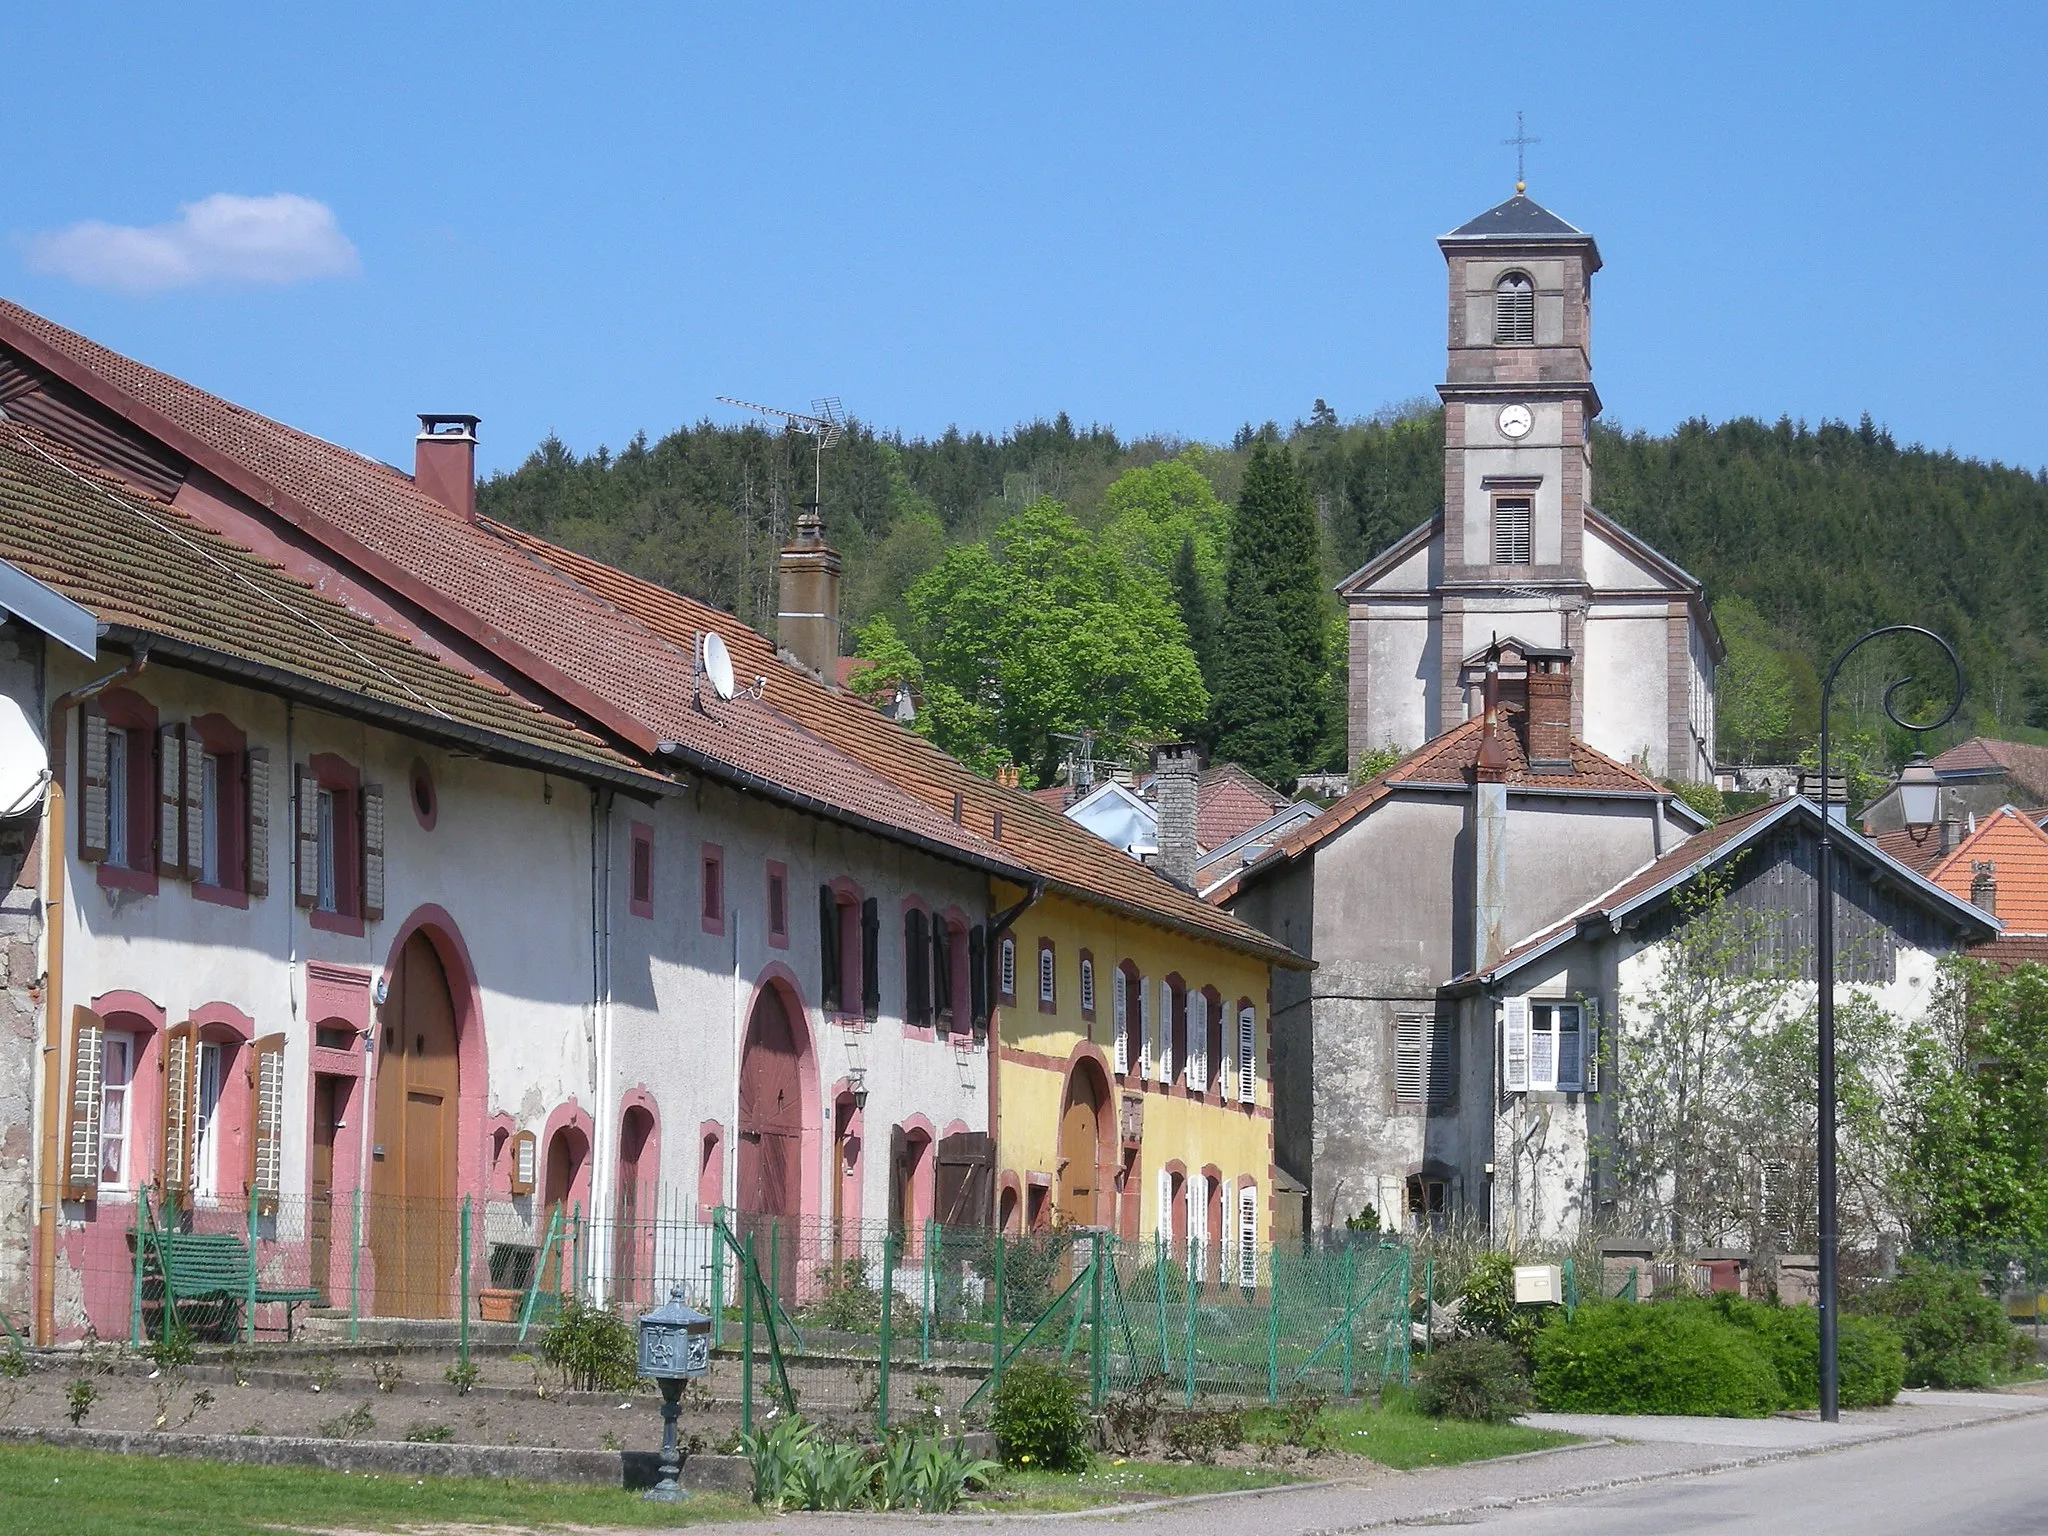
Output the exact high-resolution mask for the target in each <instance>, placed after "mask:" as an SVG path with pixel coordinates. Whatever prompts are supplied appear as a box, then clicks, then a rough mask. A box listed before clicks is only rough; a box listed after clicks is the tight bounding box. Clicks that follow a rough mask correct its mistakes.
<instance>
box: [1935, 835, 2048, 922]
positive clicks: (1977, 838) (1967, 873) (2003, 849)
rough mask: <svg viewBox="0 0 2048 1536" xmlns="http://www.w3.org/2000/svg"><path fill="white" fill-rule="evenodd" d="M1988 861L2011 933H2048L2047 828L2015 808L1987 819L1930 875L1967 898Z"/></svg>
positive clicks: (2002, 915)
mask: <svg viewBox="0 0 2048 1536" xmlns="http://www.w3.org/2000/svg"><path fill="white" fill-rule="evenodd" d="M1983 862H1989V863H1990V864H1991V866H1992V870H1993V878H1994V879H1995V880H1996V881H1997V883H1998V898H1997V900H1998V918H1999V921H2001V922H2003V923H2004V924H2005V931H2006V932H2007V933H2008V934H2022V933H2024V934H2048V832H2043V831H2042V830H2041V829H2040V828H2039V827H2037V826H2035V825H2034V823H2033V822H2032V821H2031V820H2029V819H2028V818H2027V817H2026V816H2024V815H2022V814H2021V813H2020V812H2018V811H2016V810H2014V809H2013V808H2012V807H2011V806H2007V807H2005V808H2004V809H2003V810H2000V811H1997V812H1995V813H1994V814H1992V815H1990V816H1987V817H1985V818H1984V819H1983V820H1982V821H1980V822H1978V823H1977V830H1976V831H1975V832H1972V833H1971V834H1970V835H1969V836H1968V837H1966V838H1964V839H1963V840H1962V841H1961V842H1960V843H1958V844H1957V845H1956V848H1955V851H1954V852H1953V853H1951V854H1950V855H1949V856H1948V857H1947V858H1945V859H1942V860H1940V861H1939V862H1938V863H1937V864H1936V865H1935V866H1934V868H1933V870H1932V871H1931V872H1929V873H1928V876H1927V878H1928V879H1930V880H1932V881H1933V882H1934V883H1935V884H1936V885H1938V886H1940V887H1941V888H1942V889H1943V890H1945V891H1947V892H1948V893H1949V894H1950V895H1951V896H1959V897H1961V898H1962V899H1963V900H1964V901H1968V900H1969V899H1970V886H1971V882H1972V881H1973V880H1974V878H1975V871H1974V866H1975V865H1977V864H1979V863H1983Z"/></svg>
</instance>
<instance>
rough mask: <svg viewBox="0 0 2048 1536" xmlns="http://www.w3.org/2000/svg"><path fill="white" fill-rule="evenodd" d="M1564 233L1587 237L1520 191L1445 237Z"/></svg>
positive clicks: (1524, 237)
mask: <svg viewBox="0 0 2048 1536" xmlns="http://www.w3.org/2000/svg"><path fill="white" fill-rule="evenodd" d="M1557 236H1564V237H1567V238H1569V239H1573V240H1584V239H1586V238H1588V237H1587V235H1586V232H1585V231H1584V230H1583V229H1579V228H1577V227H1576V226H1574V225H1571V224H1567V223H1565V221H1564V220H1563V219H1560V218H1559V217H1558V216H1557V215H1556V214H1554V213H1552V212H1551V211H1550V210H1549V209H1548V208H1546V207H1544V206H1543V205H1542V204H1541V203H1539V202H1537V201H1536V200H1535V199H1534V198H1532V197H1530V196H1529V195H1528V194H1526V193H1523V192H1517V193H1516V194H1515V195H1514V196H1513V197H1511V198H1509V199H1508V200H1507V201H1506V202H1504V203H1496V204H1494V206H1493V207H1491V208H1489V209H1487V210H1486V212H1484V213H1482V214H1480V215H1479V217H1478V218H1476V219H1468V220H1467V221H1466V222H1465V223H1463V224H1460V225H1459V226H1458V227H1457V228H1456V229H1454V230H1452V231H1451V232H1450V233H1449V234H1448V235H1445V236H1444V239H1446V240H1486V239H1502V240H1527V239H1530V238H1532V237H1533V238H1536V239H1543V238H1545V237H1552V238H1554V237H1557Z"/></svg>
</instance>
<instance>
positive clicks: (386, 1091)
mask: <svg viewBox="0 0 2048 1536" xmlns="http://www.w3.org/2000/svg"><path fill="white" fill-rule="evenodd" d="M377 1047H378V1049H377V1126H376V1140H375V1142H374V1143H373V1144H372V1148H371V1154H370V1197H371V1209H370V1255H371V1259H372V1262H373V1264H374V1265H375V1268H376V1294H375V1305H376V1310H377V1311H378V1312H379V1313H380V1314H382V1315H384V1316H386V1317H447V1316H450V1315H451V1312H452V1308H453V1306H454V1296H455V1289H456V1275H455V1262H456V1258H455V1251H456V1238H455V1232H456V1222H457V1215H456V1208H455V1125H456V1115H457V1113H458V1087H459V1082H458V1073H457V1068H456V1056H455V1002H454V999H453V997H452V996H451V994H450V993H449V990H448V977H447V973H446V972H445V971H444V970H443V969H442V968H441V957H440V956H439V955H438V954H436V953H435V951H434V945H433V942H432V940H430V939H429V938H428V937H427V936H426V935H425V934H424V933H415V934H414V935H413V936H412V937H411V938H409V939H407V940H406V941H405V948H404V949H402V950H400V951H399V955H398V963H397V964H396V966H394V967H393V969H392V973H391V990H390V993H389V995H388V996H387V998H386V999H385V1003H384V1014H383V1023H382V1026H381V1028H380V1030H379V1033H378V1038H377Z"/></svg>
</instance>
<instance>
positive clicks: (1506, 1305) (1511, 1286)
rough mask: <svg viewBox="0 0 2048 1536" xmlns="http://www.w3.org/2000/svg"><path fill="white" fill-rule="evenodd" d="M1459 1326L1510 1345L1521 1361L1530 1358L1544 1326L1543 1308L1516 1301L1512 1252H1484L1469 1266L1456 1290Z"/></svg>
mask: <svg viewBox="0 0 2048 1536" xmlns="http://www.w3.org/2000/svg"><path fill="white" fill-rule="evenodd" d="M1458 1326H1459V1327H1460V1328H1462V1329H1463V1330H1464V1331H1465V1332H1466V1333H1469V1334H1476V1335H1478V1336H1480V1337H1482V1338H1489V1339H1499V1340H1500V1341H1501V1342H1502V1343H1503V1344H1510V1345H1512V1346H1514V1348H1515V1350H1516V1352H1517V1353H1518V1354H1520V1355H1521V1357H1522V1358H1523V1359H1524V1360H1528V1359H1530V1351H1531V1350H1532V1349H1534V1347H1535V1344H1536V1335H1537V1333H1538V1332H1539V1331H1540V1330H1541V1329H1542V1327H1543V1309H1541V1308H1538V1307H1522V1306H1517V1305H1516V1304H1515V1259H1514V1255H1513V1254H1508V1253H1489V1254H1485V1255H1483V1256H1482V1257H1481V1258H1480V1260H1479V1262H1478V1263H1476V1264H1474V1265H1473V1266H1472V1273H1471V1274H1469V1275H1467V1276H1466V1277H1465V1284H1464V1287H1463V1289H1461V1290H1460V1291H1459V1292H1458Z"/></svg>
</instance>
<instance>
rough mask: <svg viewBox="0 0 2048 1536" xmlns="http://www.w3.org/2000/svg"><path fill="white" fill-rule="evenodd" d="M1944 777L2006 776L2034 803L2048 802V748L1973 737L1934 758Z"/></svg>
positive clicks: (2020, 742) (1935, 767)
mask: <svg viewBox="0 0 2048 1536" xmlns="http://www.w3.org/2000/svg"><path fill="white" fill-rule="evenodd" d="M1933 766H1934V771H1935V772H1936V773H1941V774H1964V773H2003V774H2005V776H2006V777H2007V778H2009V779H2010V780H2011V781H2012V782H2013V783H2015V784H2017V785H2019V786H2020V787H2021V788H2022V789H2024V790H2025V791H2026V792H2027V797H2028V798H2029V799H2031V800H2036V801H2040V800H2048V747H2037V746H2034V745H2032V744H2030V743H2028V742H2024V741H2000V740H1998V739H1997V738H1996V737H1993V736H1972V737H1971V738H1970V739H1969V740H1968V741H1964V742H1958V743H1957V744H1956V745H1955V746H1953V747H1950V748H1949V749H1948V750H1947V751H1946V752H1943V753H1942V754H1941V755H1940V756H1938V757H1936V758H1935V759H1934V764H1933Z"/></svg>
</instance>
